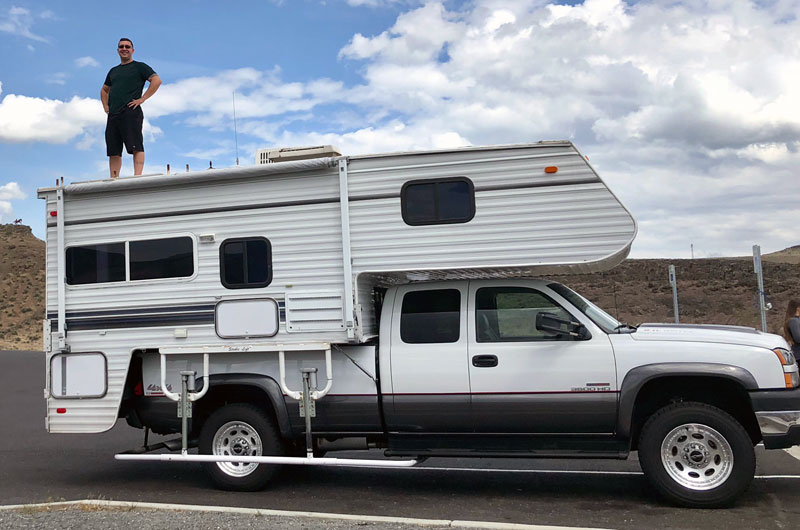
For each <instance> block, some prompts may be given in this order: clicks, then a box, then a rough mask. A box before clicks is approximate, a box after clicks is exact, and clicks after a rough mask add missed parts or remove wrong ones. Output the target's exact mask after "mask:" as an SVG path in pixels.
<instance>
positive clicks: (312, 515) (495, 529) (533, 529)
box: [0, 499, 605, 530]
mask: <svg viewBox="0 0 800 530" xmlns="http://www.w3.org/2000/svg"><path fill="white" fill-rule="evenodd" d="M79 506H97V507H103V508H129V509H147V510H170V511H176V510H178V511H194V512H220V513H236V514H245V515H259V516H265V515H271V516H277V517H304V518H308V519H328V520H330V519H336V520H345V521H358V522H365V523H401V524H409V525H418V526H434V527H436V526H439V527H444V528H479V529H480V528H485V529H487V530H605V529H602V528H597V527H592V528H589V527H578V526H550V525H537V524H519V523H495V522H490V521H458V520H454V519H415V518H413V517H382V516H379V515H350V514H343V513H323V512H295V511H284V510H262V509H256V508H232V507H227V506H199V505H194V504H162V503H155V502H122V501H106V500H94V499H86V500H82V501H66V502H47V503H40V504H17V505H10V506H0V511H6V510H21V509H25V510H32V509H37V508H38V509H51V508H70V507H79Z"/></svg>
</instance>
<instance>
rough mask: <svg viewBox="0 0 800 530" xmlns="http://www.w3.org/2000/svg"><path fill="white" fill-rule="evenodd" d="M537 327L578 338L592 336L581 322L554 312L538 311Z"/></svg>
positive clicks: (583, 338) (541, 329)
mask: <svg viewBox="0 0 800 530" xmlns="http://www.w3.org/2000/svg"><path fill="white" fill-rule="evenodd" d="M536 329H538V330H539V331H548V332H550V333H555V334H556V335H562V336H569V337H575V338H576V339H578V340H588V339H591V338H592V334H591V333H590V332H589V330H588V329H586V326H584V325H583V324H581V323H580V322H575V321H574V320H565V319H563V318H559V317H557V316H555V315H554V314H552V313H538V314H537V315H536Z"/></svg>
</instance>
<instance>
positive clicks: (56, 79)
mask: <svg viewBox="0 0 800 530" xmlns="http://www.w3.org/2000/svg"><path fill="white" fill-rule="evenodd" d="M67 77H68V76H67V74H66V73H65V72H56V73H54V74H50V75H48V76H47V77H46V78H45V83H48V84H50V85H66V84H67Z"/></svg>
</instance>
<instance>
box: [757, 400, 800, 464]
mask: <svg viewBox="0 0 800 530" xmlns="http://www.w3.org/2000/svg"><path fill="white" fill-rule="evenodd" d="M750 400H751V402H752V403H753V411H754V412H755V414H756V419H757V420H758V427H759V428H760V429H761V436H762V437H763V439H764V447H766V448H767V449H784V448H787V447H792V446H793V445H800V388H795V389H792V390H762V391H759V392H751V393H750Z"/></svg>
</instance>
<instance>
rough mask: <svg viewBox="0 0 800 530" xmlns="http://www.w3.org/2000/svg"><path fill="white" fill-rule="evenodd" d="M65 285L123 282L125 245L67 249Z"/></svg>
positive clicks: (115, 244)
mask: <svg viewBox="0 0 800 530" xmlns="http://www.w3.org/2000/svg"><path fill="white" fill-rule="evenodd" d="M66 272H67V283H68V284H70V285H83V284H87V283H108V282H124V281H125V243H104V244H101V245H85V246H81V247H69V248H68V249H67V270H66Z"/></svg>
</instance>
